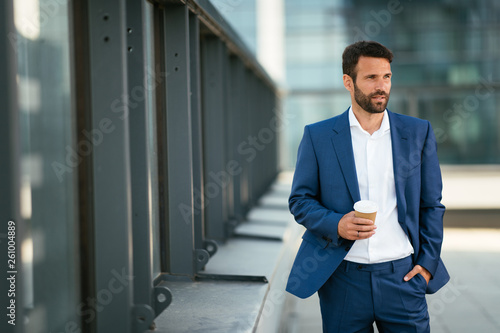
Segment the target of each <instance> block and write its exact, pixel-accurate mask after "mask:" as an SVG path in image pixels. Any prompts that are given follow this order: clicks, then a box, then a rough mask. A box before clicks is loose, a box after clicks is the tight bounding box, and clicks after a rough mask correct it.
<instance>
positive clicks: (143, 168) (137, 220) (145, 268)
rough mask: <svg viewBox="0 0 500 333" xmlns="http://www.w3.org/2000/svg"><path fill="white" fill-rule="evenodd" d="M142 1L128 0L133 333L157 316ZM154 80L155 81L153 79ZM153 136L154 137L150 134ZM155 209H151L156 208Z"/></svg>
mask: <svg viewBox="0 0 500 333" xmlns="http://www.w3.org/2000/svg"><path fill="white" fill-rule="evenodd" d="M143 5H145V4H144V3H143V1H136V0H127V26H126V28H127V51H128V52H127V54H128V61H127V83H128V87H127V95H128V96H129V100H130V103H129V122H128V125H129V133H130V141H129V142H130V172H131V174H132V175H133V177H132V178H131V194H132V230H133V233H132V237H133V258H134V260H133V269H134V284H133V285H134V311H133V314H132V315H133V319H132V321H133V325H134V331H136V332H143V331H144V330H147V329H148V328H149V327H150V325H151V324H152V321H153V318H154V317H155V316H156V315H158V313H155V310H154V292H153V283H152V281H153V276H152V271H153V267H152V258H151V257H152V253H151V243H152V242H153V239H152V234H153V231H152V230H151V229H152V221H151V218H152V215H151V213H150V209H151V200H152V197H151V196H152V191H151V189H150V180H149V177H150V175H149V167H148V161H149V155H148V154H149V152H148V149H149V147H148V141H147V137H148V135H149V133H147V129H148V124H147V121H148V119H147V113H148V112H149V111H148V110H146V95H147V94H149V93H150V92H151V90H153V89H154V88H155V81H151V80H150V79H151V77H149V74H148V73H146V67H145V66H144V63H146V59H145V52H144V48H145V40H144V36H145V35H144V26H145V25H144V24H143V18H144V15H145V14H144V13H143V10H144V9H143ZM155 79H157V78H155ZM152 135H155V133H153V134H152ZM155 208H156V207H154V208H153V209H155Z"/></svg>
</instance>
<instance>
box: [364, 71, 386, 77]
mask: <svg viewBox="0 0 500 333" xmlns="http://www.w3.org/2000/svg"><path fill="white" fill-rule="evenodd" d="M386 75H391V76H392V72H387V73H385V74H382V75H381V76H386ZM370 76H379V75H378V74H373V73H372V74H366V75H365V76H364V77H365V78H366V77H370Z"/></svg>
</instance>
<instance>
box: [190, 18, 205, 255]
mask: <svg viewBox="0 0 500 333" xmlns="http://www.w3.org/2000/svg"><path fill="white" fill-rule="evenodd" d="M189 43H190V44H189V52H190V71H191V82H190V83H191V122H192V135H193V204H194V243H195V248H197V249H201V248H203V238H204V234H205V230H204V224H205V216H204V215H203V211H204V203H205V198H204V195H203V191H204V186H203V179H204V178H203V134H202V132H203V127H202V121H203V120H202V117H201V82H200V80H201V72H200V21H199V20H198V18H197V17H196V15H195V14H193V13H189Z"/></svg>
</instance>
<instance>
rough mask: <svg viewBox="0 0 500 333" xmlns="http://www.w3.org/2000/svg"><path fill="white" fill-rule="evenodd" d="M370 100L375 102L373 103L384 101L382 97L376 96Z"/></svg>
mask: <svg viewBox="0 0 500 333" xmlns="http://www.w3.org/2000/svg"><path fill="white" fill-rule="evenodd" d="M372 99H374V100H375V102H383V101H385V99H386V98H385V96H384V95H376V96H373V97H372Z"/></svg>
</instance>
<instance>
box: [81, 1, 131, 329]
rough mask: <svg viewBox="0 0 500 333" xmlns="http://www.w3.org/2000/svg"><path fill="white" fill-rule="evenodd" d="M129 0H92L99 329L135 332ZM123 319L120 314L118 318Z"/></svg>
mask: <svg viewBox="0 0 500 333" xmlns="http://www.w3.org/2000/svg"><path fill="white" fill-rule="evenodd" d="M124 14H125V3H124V1H102V0H91V1H89V28H90V63H91V73H90V75H91V76H90V81H91V98H92V100H91V108H92V109H91V110H92V111H91V112H92V127H93V129H94V130H96V131H100V132H101V134H102V136H103V139H102V142H101V143H100V144H96V145H95V146H94V147H93V148H94V149H93V173H94V180H93V189H94V193H93V195H94V196H93V199H94V202H93V205H94V221H95V234H94V241H95V273H96V276H95V279H96V295H95V299H96V300H97V306H98V308H97V309H96V310H98V311H97V318H96V324H97V331H98V332H130V323H131V318H130V313H131V311H130V309H131V304H132V280H133V274H132V263H131V260H132V258H131V254H132V251H131V250H130V249H131V248H132V241H131V234H132V229H131V203H130V202H131V197H130V195H131V185H130V170H129V166H130V158H129V152H128V149H129V133H128V128H129V125H128V122H129V117H128V112H129V106H130V104H129V103H130V102H131V101H130V100H129V98H128V96H127V95H126V88H127V77H126V68H127V61H126V52H127V45H126V43H125V41H126V33H127V27H126V24H125V16H124ZM118 318H119V319H120V320H117V319H118Z"/></svg>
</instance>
